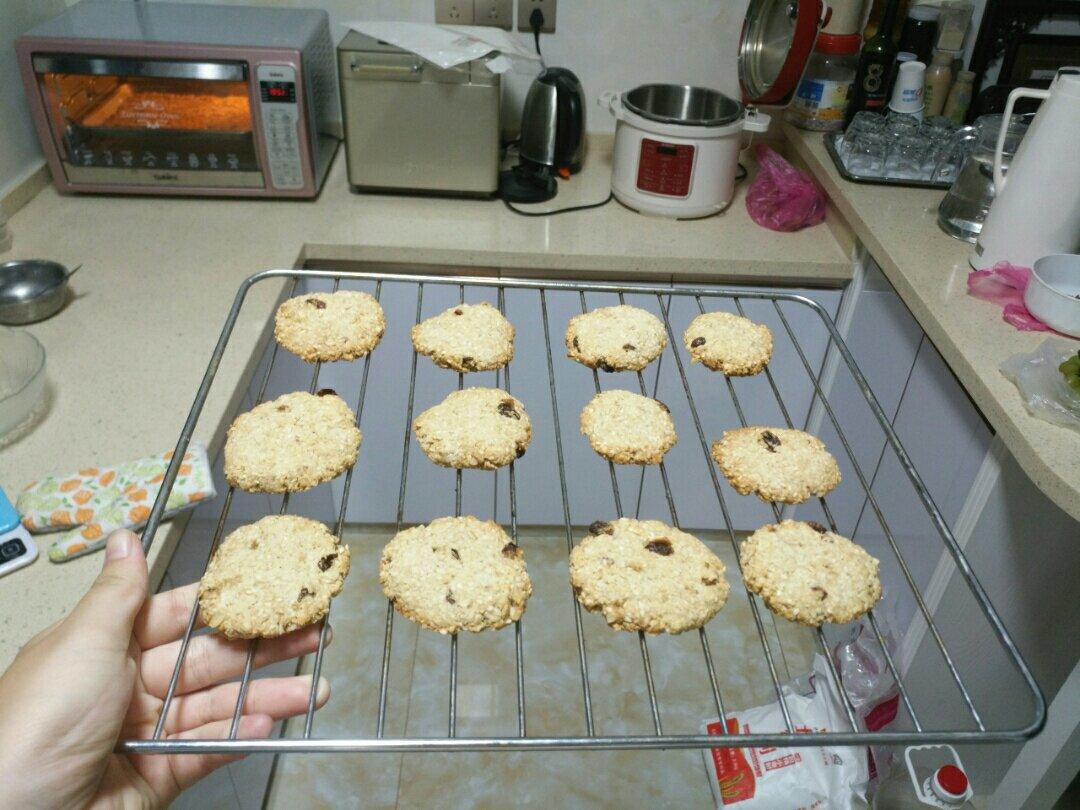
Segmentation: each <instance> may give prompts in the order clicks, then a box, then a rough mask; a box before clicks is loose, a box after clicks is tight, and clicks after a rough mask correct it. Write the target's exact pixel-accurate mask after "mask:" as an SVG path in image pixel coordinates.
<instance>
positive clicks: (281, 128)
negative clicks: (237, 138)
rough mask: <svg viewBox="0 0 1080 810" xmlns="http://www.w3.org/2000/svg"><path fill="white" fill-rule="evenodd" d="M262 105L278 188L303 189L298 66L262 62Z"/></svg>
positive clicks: (273, 181)
mask: <svg viewBox="0 0 1080 810" xmlns="http://www.w3.org/2000/svg"><path fill="white" fill-rule="evenodd" d="M256 76H257V77H258V80H259V100H260V101H261V104H260V105H259V107H260V109H261V110H262V123H263V133H264V136H265V138H266V152H267V157H268V159H269V161H270V184H271V185H272V186H273V187H274V188H283V189H290V188H303V187H304V171H303V167H302V164H301V161H300V130H299V127H300V105H299V104H297V103H296V69H295V68H293V67H291V66H290V65H259V67H258V70H257V73H256Z"/></svg>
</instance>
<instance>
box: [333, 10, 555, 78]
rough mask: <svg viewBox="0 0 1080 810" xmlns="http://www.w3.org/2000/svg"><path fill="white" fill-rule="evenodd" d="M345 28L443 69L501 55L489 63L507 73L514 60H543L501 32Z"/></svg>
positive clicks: (367, 25)
mask: <svg viewBox="0 0 1080 810" xmlns="http://www.w3.org/2000/svg"><path fill="white" fill-rule="evenodd" d="M345 27H346V28H350V29H352V30H353V31H359V32H360V33H361V34H367V35H368V36H369V37H374V38H375V39H377V40H379V41H381V42H388V43H390V44H391V45H396V46H397V47H399V48H402V49H404V50H406V51H409V52H410V53H415V54H416V55H417V56H419V57H421V58H423V59H425V60H427V61H428V62H431V63H432V64H433V65H436V66H438V67H441V68H443V69H446V68H451V67H454V66H455V65H460V64H463V63H465V62H471V61H473V60H474V59H482V58H484V57H486V56H488V54H491V53H492V52H498V53H499V54H501V56H495V57H491V58H489V60H488V65H487V66H488V69H489V70H491V72H492V73H505V72H506V71H507V70H509V69H510V68H511V67H512V62H511V61H510V60H511V59H524V60H528V61H539V60H540V57H539V56H538V55H537V54H535V53H533V52H532V50H531V49H529V48H527V47H525V46H524V45H523V44H522V40H520V39H518V38H515V37H513V36H511V35H510V34H509V33H507V32H506V31H503V30H501V29H498V28H491V27H484V26H479V25H453V26H443V25H431V24H430V23H413V22H391V21H385V22H384V21H357V22H348V23H345ZM506 57H510V59H507V58H506Z"/></svg>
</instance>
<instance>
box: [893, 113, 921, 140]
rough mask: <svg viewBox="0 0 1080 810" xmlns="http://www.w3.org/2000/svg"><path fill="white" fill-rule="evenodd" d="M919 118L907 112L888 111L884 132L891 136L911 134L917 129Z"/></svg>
mask: <svg viewBox="0 0 1080 810" xmlns="http://www.w3.org/2000/svg"><path fill="white" fill-rule="evenodd" d="M919 123H920V121H919V119H918V118H916V117H915V116H914V115H910V114H909V113H898V112H890V113H889V117H888V118H887V119H886V121H885V132H886V133H887V134H889V135H892V136H894V137H895V136H899V135H913V134H915V133H916V132H918V131H919Z"/></svg>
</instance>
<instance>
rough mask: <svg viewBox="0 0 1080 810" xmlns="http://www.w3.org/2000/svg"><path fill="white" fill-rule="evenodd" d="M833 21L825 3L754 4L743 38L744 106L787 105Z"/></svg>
mask: <svg viewBox="0 0 1080 810" xmlns="http://www.w3.org/2000/svg"><path fill="white" fill-rule="evenodd" d="M828 18H829V10H828V8H827V7H826V6H824V5H823V3H822V0H750V6H749V8H748V9H747V11H746V18H745V19H744V20H743V29H742V36H741V37H740V39H739V86H740V87H741V88H742V100H743V102H744V103H746V104H786V103H787V102H788V101H789V100H790V99H791V96H792V95H793V94H794V93H795V88H796V87H797V86H798V84H799V79H800V78H802V73H803V69H804V68H805V67H806V60H807V59H809V57H810V52H811V51H812V50H813V49H814V41H815V39H817V33H818V29H819V28H820V27H822V26H824V25H825V24H826V23H827V22H828Z"/></svg>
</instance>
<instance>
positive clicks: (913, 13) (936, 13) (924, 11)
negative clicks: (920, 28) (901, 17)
mask: <svg viewBox="0 0 1080 810" xmlns="http://www.w3.org/2000/svg"><path fill="white" fill-rule="evenodd" d="M907 15H908V19H909V20H918V21H919V22H930V21H931V20H937V19H938V17H940V16H941V10H940V9H939V8H938V7H937V6H925V5H918V6H912V7H911V10H910V11H908V13H907Z"/></svg>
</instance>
